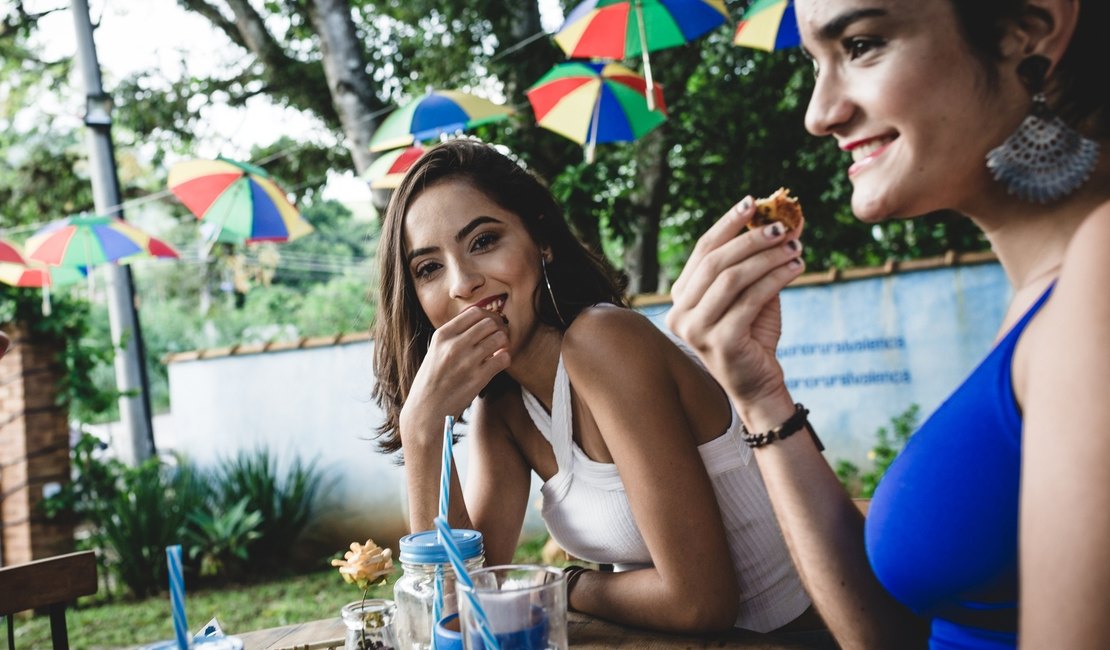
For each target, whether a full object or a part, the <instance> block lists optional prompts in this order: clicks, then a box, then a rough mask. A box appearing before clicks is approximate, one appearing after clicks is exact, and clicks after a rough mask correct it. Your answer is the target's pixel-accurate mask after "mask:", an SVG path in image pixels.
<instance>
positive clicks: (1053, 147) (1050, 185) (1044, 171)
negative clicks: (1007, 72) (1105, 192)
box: [987, 55, 1099, 203]
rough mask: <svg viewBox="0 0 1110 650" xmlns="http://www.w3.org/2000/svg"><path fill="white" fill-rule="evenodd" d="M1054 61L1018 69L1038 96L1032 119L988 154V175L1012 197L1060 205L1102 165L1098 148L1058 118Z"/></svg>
mask: <svg viewBox="0 0 1110 650" xmlns="http://www.w3.org/2000/svg"><path fill="white" fill-rule="evenodd" d="M1050 65H1051V61H1049V60H1048V58H1047V57H1044V56H1040V55H1034V56H1030V57H1026V58H1025V60H1023V61H1022V62H1021V63H1020V64H1018V75H1019V76H1020V77H1021V79H1022V81H1023V82H1025V84H1026V87H1028V88H1029V90H1030V91H1031V92H1032V93H1033V107H1032V110H1031V111H1030V114H1029V115H1028V116H1027V117H1026V118H1025V119H1024V120H1023V121H1022V122H1021V125H1020V126H1018V128H1017V131H1014V133H1013V134H1012V135H1010V137H1009V138H1007V139H1006V141H1005V142H1003V143H1002V144H1001V145H999V146H998V147H995V148H994V149H992V150H991V151H990V152H989V153H988V154H987V169H989V170H990V172H991V175H992V176H994V179H995V180H996V181H998V182H1000V183H1002V185H1003V186H1005V187H1006V191H1007V192H1009V193H1010V194H1012V195H1014V196H1016V197H1018V198H1020V199H1022V200H1025V201H1030V202H1033V201H1035V202H1037V203H1050V202H1052V201H1058V200H1060V199H1062V198H1064V197H1065V196H1067V195H1069V194H1071V193H1072V192H1074V191H1075V190H1077V189H1079V187H1080V186H1081V185H1083V183H1085V182H1086V181H1087V179H1088V178H1090V176H1091V171H1092V170H1094V168H1095V163H1097V162H1098V153H1099V152H1098V143H1097V142H1095V141H1094V140H1091V139H1090V138H1085V137H1083V136H1082V135H1080V133H1079V132H1078V131H1076V130H1075V129H1073V128H1071V127H1070V126H1068V124H1067V123H1066V122H1064V120H1062V119H1060V117H1059V116H1057V115H1054V114H1053V113H1052V109H1051V108H1049V107H1048V99H1047V98H1046V97H1045V93H1044V86H1045V75H1046V74H1047V73H1048V68H1049V66H1050Z"/></svg>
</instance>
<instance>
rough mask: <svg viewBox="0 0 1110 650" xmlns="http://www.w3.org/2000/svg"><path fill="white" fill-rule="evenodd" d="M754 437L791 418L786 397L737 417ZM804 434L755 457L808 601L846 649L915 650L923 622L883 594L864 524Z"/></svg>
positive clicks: (923, 630)
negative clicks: (906, 649) (908, 649)
mask: <svg viewBox="0 0 1110 650" xmlns="http://www.w3.org/2000/svg"><path fill="white" fill-rule="evenodd" d="M740 412H741V414H742V418H743V419H744V421H745V423H746V426H748V428H749V430H751V431H753V432H762V431H767V430H770V429H772V428H774V427H776V426H778V425H779V424H781V423H782V422H783V421H785V420H786V418H788V417H789V416H790V414H791V413H792V412H793V404H792V402H791V401H790V399H789V396H785V397H783V398H780V399H778V400H773V401H770V403H764V404H762V405H758V406H749V407H748V408H746V409H741V410H740ZM804 433H808V432H799V433H798V434H796V435H793V436H790V437H788V438H786V439H785V440H776V441H774V442H773V443H771V444H768V445H766V446H763V447H760V448H758V449H756V450H755V457H756V460H757V462H758V463H759V469H760V472H761V473H762V474H763V480H764V483H765V484H766V486H767V491H768V493H769V494H770V497H771V504H772V506H773V507H774V510H775V515H776V517H777V518H778V520H779V524H780V526H781V527H782V530H783V535H784V537H785V538H786V541H787V545H788V546H789V548H790V554H791V556H792V557H793V558H794V563H795V564H796V565H797V566H798V569H799V571H798V572H799V574H800V575H801V577H802V581H803V583H804V584H805V587H806V589H807V591H808V592H809V594H810V597H811V598H812V599H813V602H814V604H815V605H816V607H817V610H818V611H819V612H820V614H821V616H822V618H823V619H824V620H825V623H826V624H827V625H828V626H829V629H830V630H831V631H832V632H833V635H834V636H835V637H836V639H837V641H839V642H840V644H841V645H842V646H843V647H845V648H891V647H914V644H915V643H916V642H918V641H920V642H922V643H923V642H924V639H925V638H926V635H927V629H926V627H925V622H924V621H923V620H922V619H919V618H917V617H915V616H913V614H912V613H911V612H910V611H909V610H907V609H906V608H905V607H903V606H902V605H900V604H899V603H898V602H897V601H895V600H894V598H893V597H891V596H890V594H889V593H888V592H887V591H886V590H885V589H884V588H883V587H882V585H881V584H880V583H879V581H878V579H877V578H876V577H875V574H874V573H873V572H872V570H871V566H870V564H869V562H868V560H867V553H866V549H865V547H864V537H863V517H862V515H861V514H860V512H859V510H858V509H857V508H856V507H855V505H854V504H853V503H852V501H851V499H850V498H848V495H847V493H846V492H845V491H844V488H843V487H842V486H841V485H840V481H839V480H838V479H837V477H836V474H835V473H834V472H833V471H832V468H831V467H830V466H829V464H828V462H827V461H826V460H825V458H824V457H823V456H822V455H821V453H820V451H819V450H818V449H817V446H816V444H815V443H814V442H813V439H812V438H811V437H810V436H809V435H804Z"/></svg>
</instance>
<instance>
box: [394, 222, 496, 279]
mask: <svg viewBox="0 0 1110 650" xmlns="http://www.w3.org/2000/svg"><path fill="white" fill-rule="evenodd" d="M499 239H500V236H499V235H498V234H497V233H493V232H484V233H481V234H479V235H478V236H477V237H475V238H474V241H473V243H472V244H471V245H470V250H471V251H472V252H474V251H479V252H480V251H483V250H486V249H488V248H489V247H490V246H492V245H494V244H496V243H497V241H498V240H499ZM440 266H441V265H440V264H439V263H438V262H425V263H423V264H420V265H418V266H417V267H416V268H415V269H414V270H413V272H412V276H413V278H415V279H417V280H423V279H425V278H427V277H429V276H430V275H431V274H432V273H435V272H436V271H438V270H439V268H440Z"/></svg>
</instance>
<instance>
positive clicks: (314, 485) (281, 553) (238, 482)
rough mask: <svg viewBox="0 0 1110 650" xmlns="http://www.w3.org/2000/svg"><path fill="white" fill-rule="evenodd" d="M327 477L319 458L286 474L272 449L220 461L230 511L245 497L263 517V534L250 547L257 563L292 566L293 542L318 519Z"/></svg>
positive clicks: (220, 493) (220, 482)
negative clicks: (317, 504)
mask: <svg viewBox="0 0 1110 650" xmlns="http://www.w3.org/2000/svg"><path fill="white" fill-rule="evenodd" d="M321 480H322V475H321V474H320V472H319V471H318V470H317V468H316V463H315V461H313V462H310V463H307V464H305V463H302V462H301V460H300V459H299V458H295V459H294V460H293V462H292V463H290V465H289V467H288V469H287V470H286V473H285V475H284V476H280V475H279V473H278V459H277V458H276V457H275V456H273V455H272V454H271V453H270V452H269V450H267V449H259V450H256V451H254V452H240V453H239V454H238V455H237V456H235V457H234V458H230V459H226V460H224V461H222V462H221V463H220V465H219V466H218V467H217V469H216V471H215V483H216V488H215V489H216V492H217V502H218V503H219V504H220V506H221V507H222V508H224V509H230V508H232V507H234V505H235V504H238V503H240V502H242V501H245V502H246V504H247V506H246V508H247V510H248V511H251V512H257V513H259V514H260V515H261V517H262V521H261V523H260V524H259V526H258V533H259V534H258V537H257V538H255V539H253V540H251V541H250V542H249V543H248V545H247V551H248V553H249V557H250V559H251V562H252V563H254V564H256V565H258V566H259V567H260V568H264V569H273V570H284V569H287V568H289V558H290V552H291V550H292V546H293V541H294V540H296V539H297V537H298V536H300V534H301V532H302V531H303V530H304V529H305V526H307V525H308V522H309V520H310V519H311V517H312V512H313V503H314V501H315V499H316V495H317V493H318V492H319V490H320V486H321Z"/></svg>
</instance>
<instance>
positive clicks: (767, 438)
mask: <svg viewBox="0 0 1110 650" xmlns="http://www.w3.org/2000/svg"><path fill="white" fill-rule="evenodd" d="M805 427H808V428H809V435H810V437H812V438H813V444H815V445H817V451H825V445H823V444H821V439H820V438H818V437H817V432H816V431H814V430H813V425H812V424H810V423H809V409H807V408H806V407H804V406H802V405H801V404H795V405H794V414H793V415H791V416H790V417H789V418H787V419H786V422H783V423H782V424H780V425H779V426H777V427H775V428H774V429H771V430H770V431H768V432H766V433H752V432H750V431H748V427H746V426H744V423H743V422H741V423H740V437H741V438H743V439H744V442H746V443H748V446H749V447H751V448H752V449H755V448H756V447H763V446H766V445H769V444H771V443H772V442H774V441H776V440H785V439H787V438H789V437H790V436H792V435H794V434H795V433H797V432H798V431H801V430H802V428H805Z"/></svg>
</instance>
